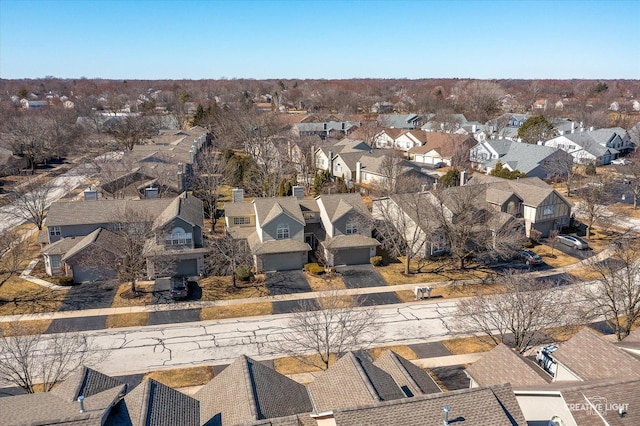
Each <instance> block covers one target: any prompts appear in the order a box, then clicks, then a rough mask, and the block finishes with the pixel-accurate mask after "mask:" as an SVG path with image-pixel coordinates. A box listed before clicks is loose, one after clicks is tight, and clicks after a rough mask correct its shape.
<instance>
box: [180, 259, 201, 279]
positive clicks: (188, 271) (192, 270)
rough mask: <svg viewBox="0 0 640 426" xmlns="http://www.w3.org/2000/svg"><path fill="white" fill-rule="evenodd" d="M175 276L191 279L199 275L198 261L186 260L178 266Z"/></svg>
mask: <svg viewBox="0 0 640 426" xmlns="http://www.w3.org/2000/svg"><path fill="white" fill-rule="evenodd" d="M175 275H183V276H185V277H191V276H195V275H198V261H197V260H196V259H184V260H181V261H179V262H178V264H177V265H176V273H175Z"/></svg>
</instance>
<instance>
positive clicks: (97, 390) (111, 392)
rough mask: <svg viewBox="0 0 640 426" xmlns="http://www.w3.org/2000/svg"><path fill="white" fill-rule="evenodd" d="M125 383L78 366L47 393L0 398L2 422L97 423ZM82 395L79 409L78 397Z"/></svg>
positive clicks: (8, 423) (118, 395)
mask: <svg viewBox="0 0 640 426" xmlns="http://www.w3.org/2000/svg"><path fill="white" fill-rule="evenodd" d="M125 389H126V385H124V384H123V383H121V382H120V381H118V380H116V379H113V378H111V377H108V376H105V375H104V374H102V373H99V372H97V371H95V370H91V369H89V368H86V367H82V368H81V369H80V370H79V371H77V372H76V373H74V374H72V375H70V376H69V377H68V378H67V380H65V381H64V382H62V383H60V384H59V385H58V386H57V387H56V388H54V389H53V390H52V391H50V392H43V393H35V394H27V395H16V396H10V397H4V398H0V413H2V414H1V417H2V424H3V425H6V426H10V425H25V424H58V423H64V424H67V425H96V426H98V425H101V424H102V419H103V418H104V417H105V415H106V414H107V413H108V411H109V410H110V409H111V407H112V406H113V404H114V403H115V402H116V401H117V400H118V399H119V398H120V396H121V395H122V394H124V392H125ZM80 395H83V396H84V397H85V399H84V408H85V411H84V412H83V413H81V412H80V403H79V402H78V396H80Z"/></svg>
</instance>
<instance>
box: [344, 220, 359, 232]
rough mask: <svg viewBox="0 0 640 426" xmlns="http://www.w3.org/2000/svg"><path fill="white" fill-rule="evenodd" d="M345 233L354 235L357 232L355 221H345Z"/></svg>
mask: <svg viewBox="0 0 640 426" xmlns="http://www.w3.org/2000/svg"><path fill="white" fill-rule="evenodd" d="M346 231H347V232H346V234H347V235H354V234H357V233H358V224H357V223H355V222H347V230H346Z"/></svg>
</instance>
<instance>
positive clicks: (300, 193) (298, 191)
mask: <svg viewBox="0 0 640 426" xmlns="http://www.w3.org/2000/svg"><path fill="white" fill-rule="evenodd" d="M291 192H292V194H293V196H294V197H296V198H297V199H298V200H302V199H303V198H304V188H303V187H302V186H300V185H294V186H293V188H291Z"/></svg>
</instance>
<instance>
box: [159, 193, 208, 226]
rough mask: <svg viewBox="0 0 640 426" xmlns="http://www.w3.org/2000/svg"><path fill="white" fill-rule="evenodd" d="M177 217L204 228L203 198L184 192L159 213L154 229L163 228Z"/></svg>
mask: <svg viewBox="0 0 640 426" xmlns="http://www.w3.org/2000/svg"><path fill="white" fill-rule="evenodd" d="M175 218H180V219H182V220H184V221H185V222H187V223H190V224H191V225H193V226H199V227H200V228H201V229H202V228H204V210H203V208H202V200H200V199H199V198H196V197H194V196H193V195H189V194H188V193H186V192H183V193H182V194H180V195H179V196H177V197H176V198H174V199H173V201H172V202H171V203H170V204H169V205H168V206H167V208H166V209H164V210H163V211H162V213H160V214H159V215H158V217H157V218H156V220H155V221H154V222H153V229H157V228H161V227H163V226H165V225H166V224H168V223H169V222H171V221H172V220H174V219H175Z"/></svg>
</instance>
